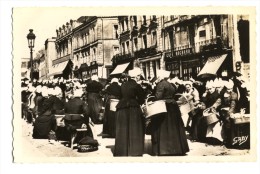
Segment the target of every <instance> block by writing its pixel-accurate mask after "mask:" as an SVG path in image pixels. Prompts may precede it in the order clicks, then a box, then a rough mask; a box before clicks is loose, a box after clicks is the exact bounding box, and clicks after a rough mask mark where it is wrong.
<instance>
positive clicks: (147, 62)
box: [111, 15, 163, 79]
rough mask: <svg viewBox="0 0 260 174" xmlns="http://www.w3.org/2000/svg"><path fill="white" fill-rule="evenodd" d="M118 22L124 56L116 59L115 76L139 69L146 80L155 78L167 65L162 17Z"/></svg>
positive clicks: (121, 53)
mask: <svg viewBox="0 0 260 174" xmlns="http://www.w3.org/2000/svg"><path fill="white" fill-rule="evenodd" d="M118 21H119V42H120V53H119V54H116V55H115V56H114V57H113V66H114V71H113V72H112V73H111V75H117V74H120V73H122V72H127V71H128V70H129V69H132V68H133V67H135V66H138V67H140V68H141V69H142V71H143V75H144V77H145V78H146V79H149V78H153V77H155V76H156V72H157V70H158V69H160V68H161V66H162V65H163V64H162V62H161V61H162V59H161V58H162V56H163V47H162V46H163V44H162V42H163V40H162V37H161V33H162V17H159V16H145V15H144V16H119V17H118Z"/></svg>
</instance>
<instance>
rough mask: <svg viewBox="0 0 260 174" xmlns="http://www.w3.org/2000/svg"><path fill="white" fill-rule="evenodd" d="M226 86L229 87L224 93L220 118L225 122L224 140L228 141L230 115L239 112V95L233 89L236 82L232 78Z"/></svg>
mask: <svg viewBox="0 0 260 174" xmlns="http://www.w3.org/2000/svg"><path fill="white" fill-rule="evenodd" d="M225 86H226V88H227V90H226V92H225V93H224V94H222V96H221V98H222V103H221V109H220V111H219V113H220V118H221V120H222V122H223V131H222V132H223V139H224V140H223V142H224V144H226V143H227V137H228V136H229V135H228V134H229V133H230V132H231V130H230V121H231V120H230V115H231V114H234V113H236V112H238V111H239V110H238V108H237V103H238V95H237V93H235V92H234V91H233V87H234V82H233V81H232V80H229V81H226V83H225Z"/></svg>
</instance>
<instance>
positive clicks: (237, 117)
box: [231, 113, 250, 124]
mask: <svg viewBox="0 0 260 174" xmlns="http://www.w3.org/2000/svg"><path fill="white" fill-rule="evenodd" d="M231 119H232V120H233V121H234V124H243V123H249V122H250V115H249V114H243V115H241V114H240V113H237V114H232V115H231Z"/></svg>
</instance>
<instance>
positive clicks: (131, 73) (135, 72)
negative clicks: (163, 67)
mask: <svg viewBox="0 0 260 174" xmlns="http://www.w3.org/2000/svg"><path fill="white" fill-rule="evenodd" d="M141 74H142V71H141V69H140V68H134V69H132V70H129V71H128V75H129V76H130V77H137V76H138V75H141Z"/></svg>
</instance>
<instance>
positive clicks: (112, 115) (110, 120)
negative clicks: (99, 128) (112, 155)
mask: <svg viewBox="0 0 260 174" xmlns="http://www.w3.org/2000/svg"><path fill="white" fill-rule="evenodd" d="M110 102H111V101H110V99H108V100H107V102H106V106H105V114H104V120H103V134H107V135H108V137H109V138H115V136H116V112H115V111H111V110H110Z"/></svg>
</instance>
